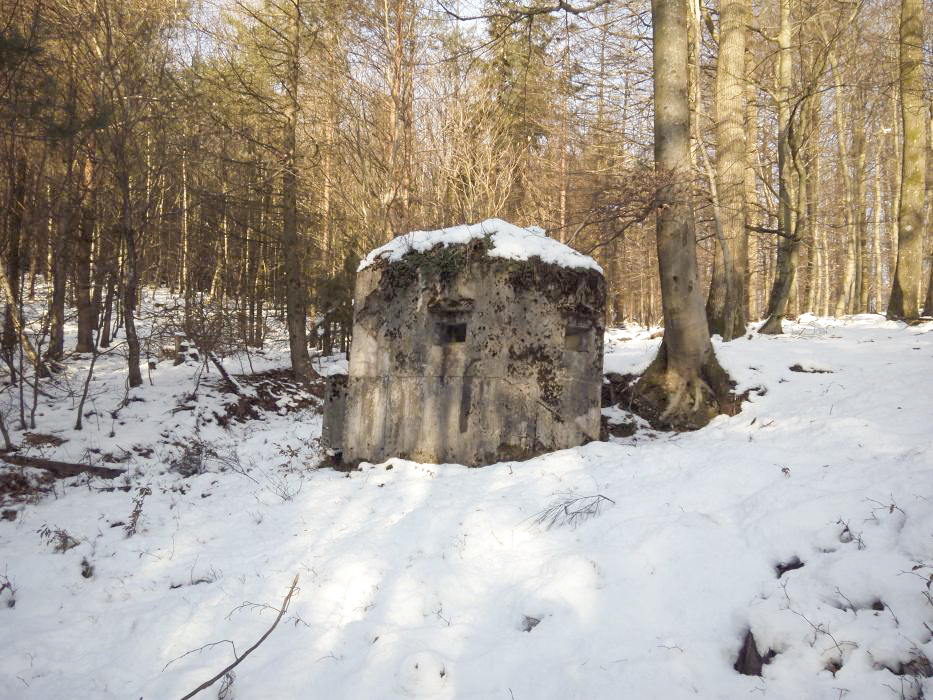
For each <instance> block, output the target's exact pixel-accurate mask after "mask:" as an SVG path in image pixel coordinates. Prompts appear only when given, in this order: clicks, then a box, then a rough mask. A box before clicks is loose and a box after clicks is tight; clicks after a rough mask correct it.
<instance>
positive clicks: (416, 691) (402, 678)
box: [396, 651, 448, 697]
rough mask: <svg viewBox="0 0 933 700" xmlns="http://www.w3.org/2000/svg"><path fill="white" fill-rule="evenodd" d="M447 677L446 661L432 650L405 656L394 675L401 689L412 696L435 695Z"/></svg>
mask: <svg viewBox="0 0 933 700" xmlns="http://www.w3.org/2000/svg"><path fill="white" fill-rule="evenodd" d="M447 677H448V675H447V664H446V662H445V661H444V659H443V658H442V657H441V656H440V655H439V654H435V653H434V652H432V651H419V652H417V653H415V654H410V655H409V656H407V657H406V658H405V660H404V661H403V662H402V666H401V668H400V669H399V671H398V674H397V676H396V678H397V679H398V684H399V686H400V688H401V690H402V691H403V692H405V693H407V694H408V695H412V696H414V697H427V696H433V695H436V694H437V693H439V692H440V691H441V690H443V689H444V686H445V684H446V683H447Z"/></svg>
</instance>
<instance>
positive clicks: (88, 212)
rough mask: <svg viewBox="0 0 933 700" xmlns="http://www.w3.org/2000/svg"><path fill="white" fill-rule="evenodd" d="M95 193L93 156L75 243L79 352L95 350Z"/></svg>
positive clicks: (86, 174)
mask: <svg viewBox="0 0 933 700" xmlns="http://www.w3.org/2000/svg"><path fill="white" fill-rule="evenodd" d="M94 223H95V197H94V162H93V161H92V160H91V158H90V157H88V158H87V160H86V161H85V163H84V197H83V200H82V203H81V221H80V222H79V224H78V238H77V244H76V246H75V280H74V287H75V299H76V301H77V307H78V342H77V344H76V345H75V351H76V352H93V350H94V326H95V325H96V324H95V319H94V304H93V299H92V297H91V248H92V246H93V243H94Z"/></svg>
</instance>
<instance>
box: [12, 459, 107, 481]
mask: <svg viewBox="0 0 933 700" xmlns="http://www.w3.org/2000/svg"><path fill="white" fill-rule="evenodd" d="M0 461H3V462H9V463H10V464H15V465H16V466H18V467H35V468H36V469H45V470H46V471H50V472H52V473H53V474H56V475H57V476H59V477H61V478H64V477H66V476H78V475H79V474H93V475H94V476H100V477H103V478H104V479H115V478H116V477H118V476H121V475H123V474H124V473H125V472H124V470H122V469H111V468H110V467H95V466H93V465H91V464H81V463H80V462H58V461H56V460H53V459H42V458H41V457H21V456H19V455H11V454H5V455H0Z"/></svg>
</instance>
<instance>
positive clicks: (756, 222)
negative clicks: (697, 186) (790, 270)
mask: <svg viewBox="0 0 933 700" xmlns="http://www.w3.org/2000/svg"><path fill="white" fill-rule="evenodd" d="M745 61H746V63H745V65H746V75H747V74H748V72H749V66H750V65H754V61H755V57H754V54H752V52H751V51H746V58H745ZM745 89H746V99H745V105H746V106H745V133H746V134H747V142H746V152H745V221H746V224H747V226H748V227H753V226H760V225H761V216H760V214H759V209H758V182H757V174H756V173H757V168H756V162H757V159H758V151H757V149H758V88H757V86H756V85H755V82H754V81H753V80H746V81H745ZM746 241H747V242H748V250H747V251H746V258H747V263H746V264H747V275H748V276H747V287H746V289H747V294H748V315H747V316H746V318H749V319H752V320H755V321H757V320H758V319H759V317H760V310H759V303H758V294H759V287H760V286H761V271H760V269H759V265H760V263H759V259H758V258H759V248H760V247H761V246H760V244H759V241H758V234H757V233H752V232H751V231H749V232H748V234H747V235H746Z"/></svg>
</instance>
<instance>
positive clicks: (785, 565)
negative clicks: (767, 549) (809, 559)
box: [774, 557, 803, 578]
mask: <svg viewBox="0 0 933 700" xmlns="http://www.w3.org/2000/svg"><path fill="white" fill-rule="evenodd" d="M801 568H803V562H802V561H800V559H798V558H797V557H791V558H790V559H788V560H787V561H786V562H779V563H778V564H776V565H775V566H774V570H775V571H776V572H777V577H778V578H781V576H783V575H784V574H786V573H787V572H788V571H795V570H797V569H801Z"/></svg>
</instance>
